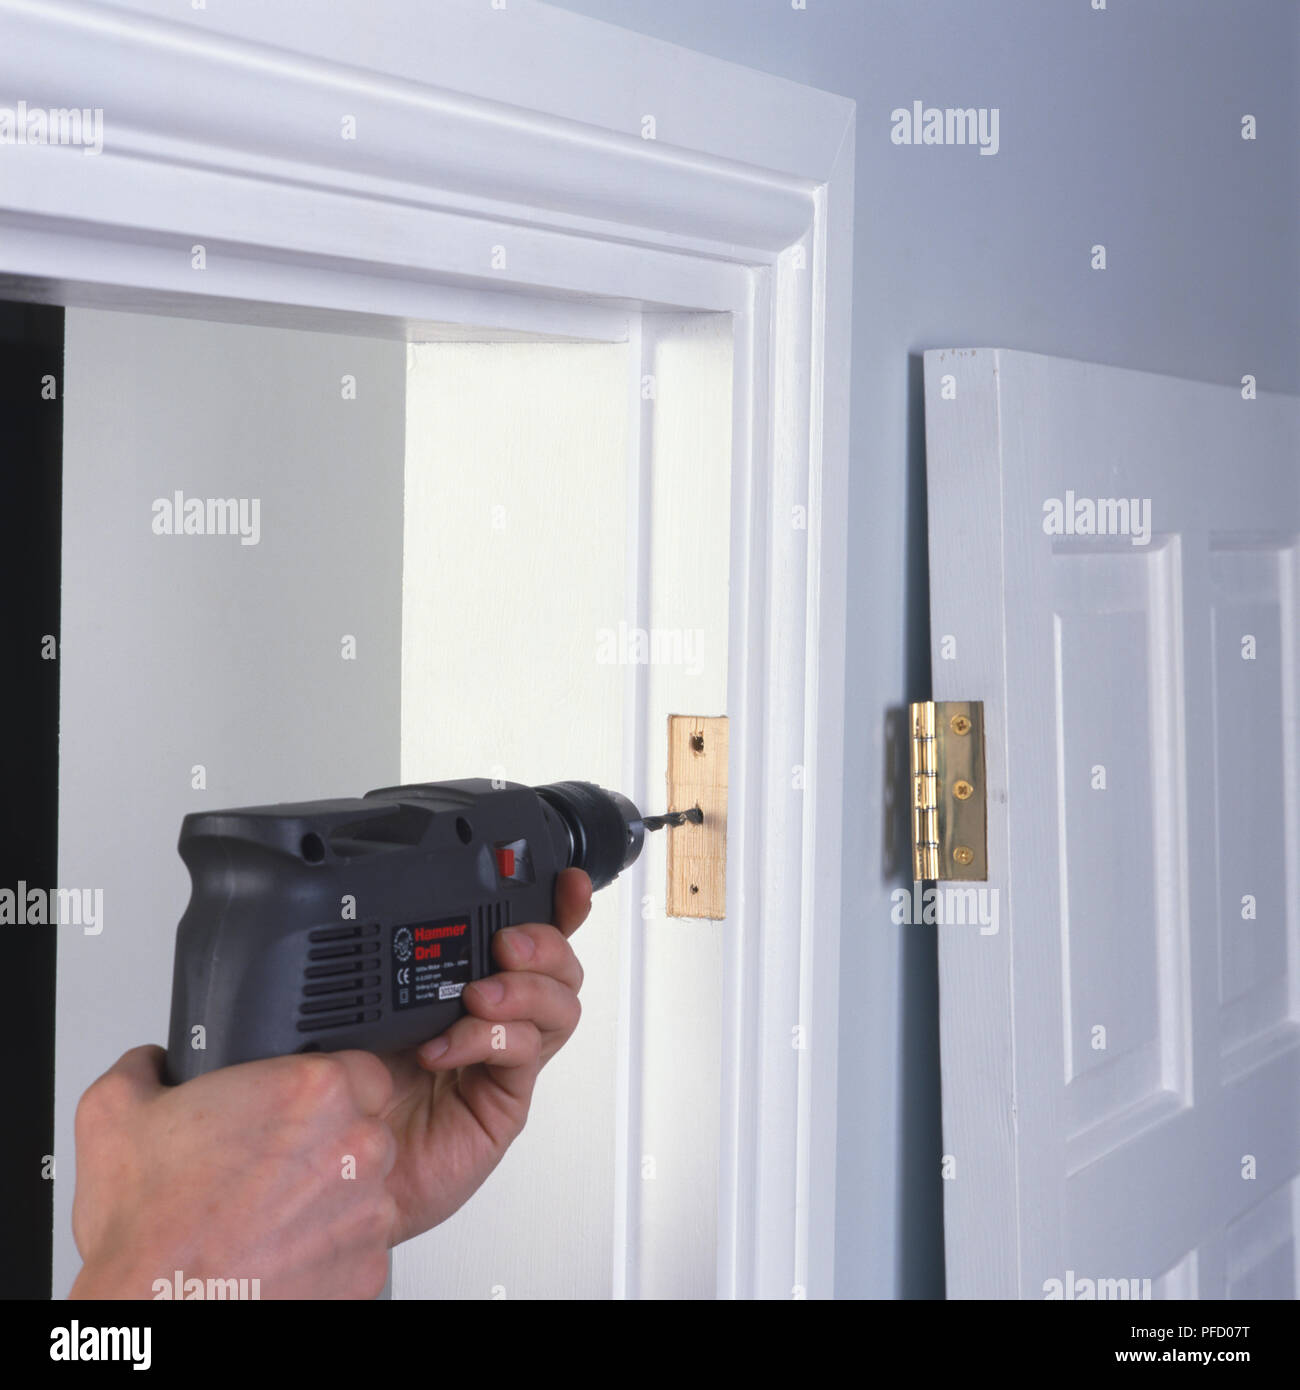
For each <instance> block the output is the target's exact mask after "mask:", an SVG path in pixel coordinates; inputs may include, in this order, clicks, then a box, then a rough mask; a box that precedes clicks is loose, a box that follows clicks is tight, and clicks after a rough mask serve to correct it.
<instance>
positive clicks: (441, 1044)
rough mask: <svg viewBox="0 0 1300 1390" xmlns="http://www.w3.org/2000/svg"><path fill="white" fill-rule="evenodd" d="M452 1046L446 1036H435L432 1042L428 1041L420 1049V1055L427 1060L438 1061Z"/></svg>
mask: <svg viewBox="0 0 1300 1390" xmlns="http://www.w3.org/2000/svg"><path fill="white" fill-rule="evenodd" d="M450 1046H451V1044H450V1043H449V1042H448V1041H447V1039H446V1038H434V1040H433V1041H432V1042H427V1043H425V1045H424V1046H423V1047H422V1048H421V1049H420V1056H421V1057H423V1058H424V1060H425V1061H426V1062H436V1061H437V1060H438V1058H439V1057H441V1056H442V1054H443V1053H444V1052H446V1050H447V1049H448V1048H449V1047H450Z"/></svg>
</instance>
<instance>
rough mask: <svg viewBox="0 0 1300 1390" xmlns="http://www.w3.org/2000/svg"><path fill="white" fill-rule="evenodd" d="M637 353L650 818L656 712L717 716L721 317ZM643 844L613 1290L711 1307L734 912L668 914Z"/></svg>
mask: <svg viewBox="0 0 1300 1390" xmlns="http://www.w3.org/2000/svg"><path fill="white" fill-rule="evenodd" d="M640 358H641V367H642V372H641V377H640V382H639V388H640V389H639V390H638V393H637V395H638V409H639V412H640V415H641V422H642V426H643V435H642V438H641V439H640V441H639V446H638V450H639V456H640V457H639V462H640V463H641V464H643V465H644V466H645V467H647V468H648V471H649V477H648V479H646V480H645V481H646V482H647V484H648V486H647V487H646V489H645V494H644V495H643V497H642V505H641V507H640V508H639V512H638V528H637V530H638V534H637V536H636V538H635V542H634V544H635V547H636V549H637V551H638V552H639V553H640V555H641V556H642V558H643V561H644V564H643V566H642V567H641V571H642V579H641V582H640V583H639V584H638V587H637V602H636V604H635V607H634V606H633V605H632V604H629V605H628V607H627V610H626V615H627V616H626V620H627V622H628V624H629V625H630V626H633V627H638V628H641V629H643V630H645V631H647V632H648V633H649V634H650V636H651V639H652V642H653V640H654V639H655V637H656V635H657V637H658V639H659V641H660V650H661V655H662V656H663V658H664V659H662V660H659V661H654V662H651V663H647V664H641V665H638V666H635V667H631V668H629V669H628V677H629V684H630V685H631V686H632V687H634V689H633V690H632V692H631V696H632V699H633V700H634V702H635V703H634V709H635V710H637V711H640V712H643V713H642V717H641V719H640V722H639V727H638V728H637V729H636V731H635V735H634V736H635V739H636V742H637V745H638V747H637V749H636V765H635V766H634V767H633V768H631V769H629V774H630V775H631V777H632V778H633V781H634V783H635V784H636V787H637V790H636V794H635V795H636V797H637V798H638V804H639V805H641V806H642V807H648V808H649V809H650V810H651V811H655V810H659V809H661V808H663V807H664V806H665V805H666V804H667V803H666V797H667V783H666V770H667V769H666V755H667V747H668V716H669V715H670V714H683V713H685V714H696V713H698V714H725V713H727V712H728V704H727V698H728V696H727V691H728V686H727V647H728V641H729V636H730V616H731V598H732V594H731V588H730V565H729V561H730V529H731V378H732V351H731V324H730V322H729V320H728V319H727V318H726V317H724V316H722V315H716V316H705V315H695V316H692V317H689V318H681V317H674V316H662V317H660V316H647V317H646V318H645V319H644V321H643V323H642V325H641V333H640ZM647 378H652V383H649V384H648V383H647ZM649 390H653V396H652V397H651V398H650V399H645V398H644V397H645V395H646V393H647V391H649ZM637 481H638V482H639V481H640V470H639V469H638V473H637ZM679 658H680V659H679ZM670 833H671V831H669V832H665V834H670ZM649 840H650V843H649V846H648V849H647V851H646V852H645V853H644V854H643V859H644V868H643V871H642V874H641V875H640V877H639V882H637V883H636V886H635V889H634V893H633V902H632V907H633V917H632V919H631V920H629V921H628V923H627V927H626V931H627V942H628V947H627V949H628V955H629V959H628V961H627V964H626V966H625V977H626V980H627V1004H626V1017H625V1018H624V1019H622V1020H620V1022H621V1025H622V1028H621V1031H620V1063H621V1066H622V1067H623V1070H624V1083H623V1084H624V1092H625V1095H626V1097H627V1122H626V1123H627V1130H626V1134H625V1135H622V1136H621V1152H620V1167H621V1172H622V1179H623V1185H622V1191H623V1193H624V1194H625V1197H624V1200H625V1216H624V1218H623V1222H622V1226H623V1229H624V1230H625V1231H626V1237H625V1239H624V1242H623V1245H622V1248H620V1247H619V1245H618V1244H617V1243H616V1246H615V1250H614V1258H615V1287H616V1290H617V1291H618V1292H619V1293H620V1294H621V1295H623V1296H626V1297H640V1298H712V1297H713V1296H714V1295H715V1294H716V1292H717V1288H718V1268H717V1267H718V1203H719V1200H720V1189H719V1161H720V1147H719V1145H720V1136H721V1128H722V1104H723V1095H722V1019H723V980H724V974H723V961H724V952H723V943H724V941H726V940H727V939H728V931H729V928H731V927H732V924H733V923H734V922H735V920H736V916H735V914H734V912H731V910H730V908H729V917H728V920H726V921H721V922H705V921H695V920H682V919H673V918H668V917H666V916H665V870H666V843H665V839H664V834H656V835H652V836H650V837H649ZM733 935H734V932H733Z"/></svg>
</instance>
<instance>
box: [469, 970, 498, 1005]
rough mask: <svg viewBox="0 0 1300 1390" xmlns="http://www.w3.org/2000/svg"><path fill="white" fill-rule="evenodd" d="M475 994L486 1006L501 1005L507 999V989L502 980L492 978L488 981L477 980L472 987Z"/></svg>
mask: <svg viewBox="0 0 1300 1390" xmlns="http://www.w3.org/2000/svg"><path fill="white" fill-rule="evenodd" d="M470 989H472V990H473V991H474V992H475V994H477V995H478V997H479V998H480V999H482V1000H483V1002H484V1003H485V1004H499V1003H500V1002H501V1001H502V1000H503V999H504V998H505V997H506V987H505V985H503V984H502V983H501V981H500V980H494V979H492V978H491V977H490V976H489V977H488V978H487V979H486V980H475V981H474V983H473V984H472V985H470Z"/></svg>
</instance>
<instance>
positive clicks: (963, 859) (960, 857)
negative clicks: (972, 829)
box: [952, 845, 975, 868]
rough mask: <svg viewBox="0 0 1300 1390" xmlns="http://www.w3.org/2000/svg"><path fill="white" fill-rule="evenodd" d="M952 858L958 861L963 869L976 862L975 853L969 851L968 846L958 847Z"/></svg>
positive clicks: (971, 850)
mask: <svg viewBox="0 0 1300 1390" xmlns="http://www.w3.org/2000/svg"><path fill="white" fill-rule="evenodd" d="M952 857H953V859H955V860H956V861H957V863H958V864H960V865H961V866H962V868H965V867H966V865H967V864H970V863H972V862H973V861H974V859H975V851H974V850H973V849H969V848H968V847H967V846H966V845H958V846H957V848H956V849H955V850H953V852H952Z"/></svg>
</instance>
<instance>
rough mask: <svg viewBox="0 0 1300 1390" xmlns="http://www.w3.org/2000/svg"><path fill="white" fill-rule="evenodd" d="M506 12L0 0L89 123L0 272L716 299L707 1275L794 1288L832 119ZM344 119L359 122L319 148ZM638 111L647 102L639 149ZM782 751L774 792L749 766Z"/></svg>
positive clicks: (826, 708)
mask: <svg viewBox="0 0 1300 1390" xmlns="http://www.w3.org/2000/svg"><path fill="white" fill-rule="evenodd" d="M509 15H510V18H509V20H508V22H509V23H510V25H511V28H510V30H509V31H508V32H509V34H510V41H509V42H508V43H506V44H501V43H499V42H497V40H499V39H500V36H501V34H502V30H501V28H500V27H499V23H498V21H499V19H500V18H501V15H500V13H499V12H493V11H492V10H491V9H490V8H488V7H486V6H479V5H475V4H472V3H470V2H469V0H455V3H447V4H445V5H439V6H438V7H437V8H436V10H432V9H431V10H426V8H425V7H423V6H419V5H415V4H411V3H406V0H389V3H388V4H387V6H386V8H385V10H384V17H385V20H386V22H385V24H384V25H383V26H379V25H378V24H374V25H372V26H371V27H370V28H368V29H366V30H364V31H362V33H361V34H360V36H358V34H357V33H356V32H355V29H354V25H353V22H352V17H351V16H350V15H345V14H343V13H342V12H341V11H338V10H337V9H335V8H333V7H325V6H322V7H321V9H320V11H319V13H317V12H315V11H313V17H314V20H315V21H316V22H313V23H312V24H309V25H302V24H301V23H299V22H296V21H295V20H293V19H290V18H288V17H286V12H284V11H280V10H274V9H272V8H270V7H266V6H261V5H250V4H236V5H231V6H229V7H226V8H224V9H223V10H222V12H221V13H220V15H217V14H216V13H215V11H214V12H211V13H209V12H202V13H199V12H195V11H192V10H189V9H180V10H174V9H173V8H172V7H171V6H169V5H163V4H154V3H153V0H140V3H139V5H138V6H137V7H136V9H135V11H134V12H128V11H126V10H124V9H122V8H119V7H115V6H101V5H95V4H77V3H70V2H68V3H64V2H61V0H54V2H52V3H49V4H41V5H36V4H32V3H29V0H0V26H3V34H4V37H5V40H6V41H5V42H4V43H3V44H0V77H2V78H3V79H4V81H5V82H6V83H7V85H9V86H10V87H12V88H13V89H14V90H17V91H23V92H26V93H27V94H28V96H27V99H28V100H30V101H32V102H40V101H41V100H43V99H45V98H46V97H47V96H50V95H51V94H53V95H58V94H60V93H62V92H65V91H76V92H78V93H79V94H82V95H81V97H80V99H81V100H82V101H84V102H91V103H96V104H101V99H102V104H103V105H104V107H105V109H106V110H110V109H111V110H113V111H115V112H116V113H117V116H116V125H115V126H114V129H113V133H112V142H111V143H110V144H106V148H105V151H104V153H103V154H102V155H99V156H96V157H95V158H94V159H87V158H84V157H83V156H81V155H80V154H79V153H77V152H75V151H68V150H63V149H56V148H55V149H45V148H42V149H29V150H27V151H25V152H24V153H25V154H26V155H30V156H31V158H24V159H22V160H20V161H16V162H14V164H13V167H12V169H10V170H9V175H10V176H9V177H7V178H6V180H5V183H4V186H3V188H0V225H2V226H3V228H4V232H5V235H4V237H3V239H0V276H3V277H4V284H5V286H6V292H7V293H10V294H11V295H20V296H24V297H32V298H37V299H41V298H51V297H53V298H56V299H57V300H59V301H60V302H66V303H74V304H75V303H88V302H91V303H94V302H110V301H111V302H129V303H132V304H134V305H136V306H140V305H148V304H153V305H155V306H156V307H158V308H159V309H160V311H162V310H165V311H167V312H173V313H174V312H176V310H177V308H178V306H182V305H185V304H188V303H191V302H192V303H193V306H194V307H193V308H192V309H191V310H190V312H192V313H193V314H195V316H201V315H202V313H203V312H204V310H205V308H206V309H208V310H210V311H211V312H213V313H214V315H217V316H228V315H231V314H238V313H241V312H245V313H246V314H247V316H249V317H259V316H261V317H264V316H265V315H266V314H267V312H268V310H267V308H266V307H265V306H267V305H269V306H271V310H270V312H271V313H272V314H273V315H274V314H278V313H282V312H283V313H286V314H289V315H291V316H293V318H294V321H295V322H302V323H308V324H314V325H318V326H321V327H330V328H332V329H337V327H338V326H339V324H340V318H339V315H340V314H345V313H354V314H359V315H362V316H364V317H363V320H362V322H364V323H365V324H366V325H367V331H374V329H373V324H374V321H375V319H381V320H382V319H387V320H390V321H392V322H391V325H390V326H391V327H394V328H397V329H398V330H399V333H400V335H403V336H408V337H419V336H421V335H422V334H423V333H424V332H425V331H426V330H425V327H424V325H425V323H426V322H427V321H437V322H440V323H477V324H478V325H480V326H482V327H485V328H505V329H523V330H526V331H532V332H540V333H543V334H548V335H561V336H579V337H581V336H594V337H598V338H606V339H617V338H619V337H620V336H626V334H627V331H628V330H627V311H628V310H629V309H634V308H637V307H642V308H644V307H646V306H650V307H659V308H664V307H667V308H670V309H672V310H673V311H674V312H699V311H706V312H716V311H723V312H727V313H730V314H732V315H733V323H734V342H735V364H736V374H735V383H734V390H733V393H732V400H733V430H732V459H731V466H732V472H731V497H732V519H731V568H732V581H733V595H735V598H734V601H733V611H732V623H731V629H730V632H729V637H728V682H729V691H728V695H729V698H728V705H729V710H730V713H731V716H732V720H733V722H732V739H733V742H732V752H733V774H732V783H731V786H732V796H733V798H734V804H735V805H736V806H737V807H738V813H737V815H736V816H735V817H734V818H733V821H732V831H733V837H734V838H733V840H732V845H733V848H734V853H733V854H732V855H731V856H730V858H729V864H728V874H729V882H728V901H729V902H731V903H735V904H738V905H744V906H745V909H746V913H745V918H744V926H743V929H742V931H740V932H738V933H737V934H736V936H735V937H734V938H731V939H729V940H728V941H727V942H726V943H724V951H725V953H726V964H725V979H724V988H723V1036H724V1042H723V1049H722V1051H723V1083H722V1084H723V1093H724V1118H723V1124H722V1134H721V1152H722V1160H721V1163H722V1175H721V1178H720V1183H719V1189H720V1225H719V1271H720V1273H719V1279H720V1283H719V1287H720V1289H721V1291H722V1292H724V1293H727V1294H733V1293H734V1294H739V1295H747V1294H752V1293H768V1294H772V1295H775V1296H781V1297H786V1296H788V1295H789V1294H790V1292H791V1290H792V1289H796V1288H798V1289H803V1288H806V1289H807V1290H808V1291H809V1292H810V1293H811V1294H813V1295H814V1296H816V1295H819V1294H821V1295H824V1294H828V1293H829V1292H830V1288H831V1277H832V1270H833V1259H834V1255H833V1250H834V1210H833V1193H834V1191H835V1179H834V1172H835V1123H836V1121H835V1116H836V1095H835V1075H836V1035H837V1026H838V998H839V975H838V969H837V965H838V958H839V937H838V932H837V931H836V930H835V929H834V927H833V926H832V925H830V924H833V923H837V922H838V921H839V915H840V914H839V898H840V894H839V880H838V876H837V875H836V874H835V873H834V870H833V866H834V865H836V864H837V863H838V859H839V845H840V825H841V816H842V793H843V777H844V768H843V758H842V756H841V749H842V747H843V735H844V727H843V725H844V688H843V682H842V679H841V675H842V670H843V667H842V657H841V650H842V636H843V631H844V623H845V604H844V597H845V588H844V585H845V566H846V539H847V514H846V507H845V499H846V496H847V482H848V449H847V441H848V436H847V418H848V392H847V380H848V325H849V318H850V313H851V283H850V276H849V259H848V257H849V250H848V248H849V244H850V238H851V208H852V180H853V161H852V136H851V126H852V120H853V106H852V103H850V102H846V101H844V100H842V99H840V98H837V97H833V96H830V95H828V94H826V93H823V92H817V91H813V90H810V89H805V88H800V87H798V86H797V85H795V84H791V83H789V82H785V81H781V80H780V79H774V78H769V77H767V76H765V75H763V74H759V73H755V72H751V71H746V70H745V69H742V68H739V67H736V66H735V65H732V64H728V63H722V62H717V61H715V60H711V59H706V58H701V57H699V56H693V55H687V54H683V53H682V51H680V50H678V49H675V48H672V47H671V46H669V45H664V44H661V43H656V42H654V41H652V40H647V39H644V38H641V37H639V36H637V35H632V34H627V33H624V32H621V31H618V30H616V29H613V28H610V27H609V26H605V25H600V24H594V23H590V22H588V21H584V20H581V19H577V18H575V17H572V16H564V15H560V14H557V12H555V11H553V10H550V9H548V8H547V7H545V6H541V5H534V4H529V3H527V0H517V4H512V6H511V7H510V11H509ZM150 16H152V17H150ZM443 20H446V22H445V23H444V22H442V21H443ZM493 25H497V26H498V27H496V28H491V27H490V26H493ZM421 26H427V27H424V28H421ZM417 34H423V35H424V38H423V39H422V40H421V41H418V42H417V41H416V37H417ZM543 60H544V61H543ZM359 71H364V72H365V78H364V80H363V81H359V80H358V72H359ZM687 74H689V77H690V80H689V82H686V83H685V86H683V83H684V81H685V78H686V75H687ZM683 91H688V92H689V93H690V94H691V95H690V99H689V100H687V101H683V100H682V99H681V93H682V92H683ZM195 93H201V94H202V99H201V101H197V102H196V101H195ZM354 107H355V108H357V113H358V125H359V129H361V130H366V129H373V130H375V131H378V132H382V135H383V138H382V139H377V140H366V139H364V138H362V139H359V140H358V141H357V142H355V145H354V146H352V147H349V148H347V149H341V148H340V147H341V146H342V145H343V143H344V142H343V141H342V140H341V139H338V140H337V141H336V139H335V132H336V131H337V130H338V121H339V115H340V112H345V113H346V112H349V111H351V110H352V108H354ZM646 111H671V112H672V113H673V116H672V120H671V126H670V129H666V130H664V131H662V132H661V134H660V138H659V139H658V140H653V141H652V140H646V139H643V138H642V135H641V131H642V125H641V120H642V116H643V115H644V114H645V112H646ZM250 112H257V113H259V114H258V116H257V118H256V120H252V119H250V117H249V113H250ZM268 112H271V113H275V117H276V118H275V119H273V120H269V119H267V116H266V113H268ZM430 128H437V129H440V130H444V129H445V130H447V131H449V132H450V131H454V132H455V138H449V139H448V140H447V141H446V142H431V141H430V140H429V139H428V135H427V132H428V130H429V129H430ZM327 130H328V132H329V133H328V134H327V133H326V131H327ZM466 150H473V151H474V157H473V158H472V159H471V160H470V161H469V162H468V163H467V162H466V160H465V157H464V152H465V151H466ZM195 245H203V246H204V247H205V248H206V250H207V252H208V253H209V254H208V258H207V262H206V266H205V268H204V269H203V270H202V271H198V270H196V269H194V268H193V265H194V260H193V255H194V252H193V248H194V246H195ZM498 247H499V248H503V249H504V252H505V259H504V260H501V259H500V258H499V257H497V256H496V255H495V248H498ZM796 506H804V507H806V508H807V514H806V515H807V526H806V528H805V529H797V528H796V527H794V526H793V525H791V524H790V518H791V516H792V513H793V509H794V508H795V507H796ZM796 766H797V767H800V768H803V769H804V774H803V778H802V785H801V786H800V787H798V788H795V787H793V786H790V785H788V783H787V780H786V777H787V775H786V774H785V773H784V772H780V773H777V772H774V771H773V769H790V768H793V767H796ZM774 779H775V780H774ZM771 961H779V962H781V965H780V969H767V968H765V967H764V966H763V965H762V964H761V963H763V962H771ZM792 961H797V962H798V968H797V970H792V969H791V968H790V962H792ZM813 1021H815V1023H816V1031H814V1032H812V1033H811V1034H810V1038H811V1045H810V1046H809V1047H807V1048H806V1049H804V1050H799V1051H797V1050H796V1049H794V1048H792V1047H791V1036H792V1033H791V1030H792V1028H794V1027H796V1026H799V1025H801V1024H803V1025H809V1026H811V1023H812V1022H813Z"/></svg>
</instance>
